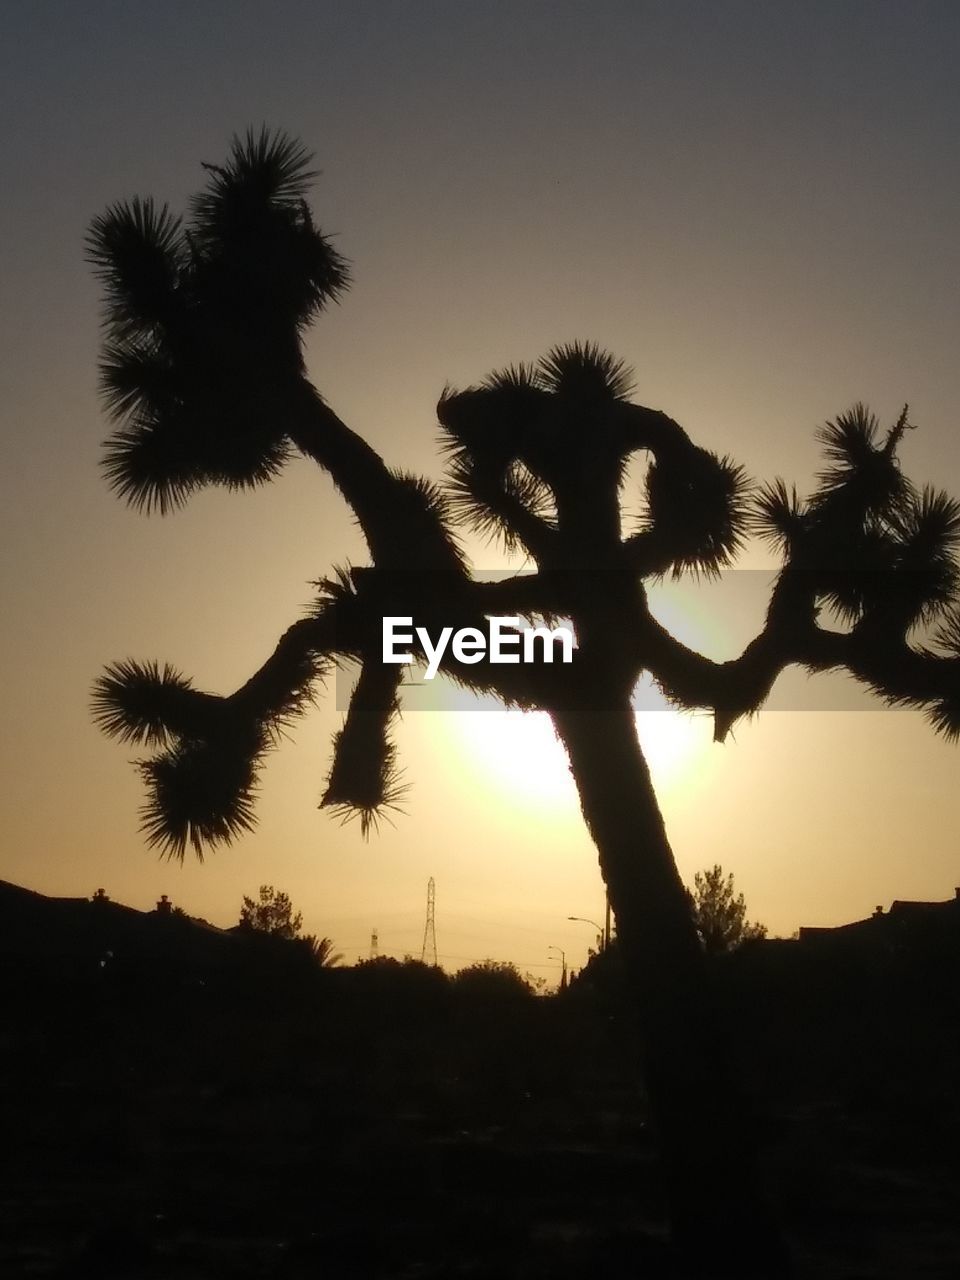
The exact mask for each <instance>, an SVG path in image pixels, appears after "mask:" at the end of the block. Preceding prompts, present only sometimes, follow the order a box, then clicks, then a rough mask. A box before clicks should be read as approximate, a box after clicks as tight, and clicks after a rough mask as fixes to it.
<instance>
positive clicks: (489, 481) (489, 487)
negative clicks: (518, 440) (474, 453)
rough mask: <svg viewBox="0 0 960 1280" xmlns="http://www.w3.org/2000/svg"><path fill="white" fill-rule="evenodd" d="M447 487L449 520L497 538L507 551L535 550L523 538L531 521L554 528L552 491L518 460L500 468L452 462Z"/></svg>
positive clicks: (485, 536)
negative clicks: (519, 548)
mask: <svg viewBox="0 0 960 1280" xmlns="http://www.w3.org/2000/svg"><path fill="white" fill-rule="evenodd" d="M448 489H449V495H450V510H451V514H452V516H453V519H454V520H455V521H456V522H457V523H458V524H462V525H465V526H467V527H468V528H471V529H473V530H474V532H476V533H478V534H479V535H480V536H481V537H483V538H488V539H490V540H494V539H500V540H501V541H502V543H503V546H504V548H505V549H506V550H508V551H514V550H516V549H517V548H518V547H521V546H523V547H524V548H525V549H527V550H534V549H535V548H530V547H527V544H526V541H525V534H528V532H529V527H530V522H531V521H533V522H538V523H539V524H540V526H542V530H547V531H549V530H551V529H552V528H553V527H554V524H555V519H556V503H555V501H554V498H553V494H552V493H551V491H550V489H549V487H548V486H547V485H546V484H545V483H544V482H543V481H542V480H540V479H539V477H538V476H535V475H534V474H533V472H531V471H530V470H529V468H528V467H526V466H525V465H524V464H523V463H521V462H514V463H511V464H510V465H508V466H507V467H506V468H505V469H504V470H502V471H498V470H497V469H496V468H494V467H492V466H484V465H483V464H482V463H475V464H472V465H471V464H470V463H469V462H466V461H461V462H459V463H455V464H454V465H452V466H451V468H450V478H449V481H448ZM542 530H540V531H542ZM540 531H538V532H540Z"/></svg>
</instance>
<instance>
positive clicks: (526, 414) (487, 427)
mask: <svg viewBox="0 0 960 1280" xmlns="http://www.w3.org/2000/svg"><path fill="white" fill-rule="evenodd" d="M521 369H523V366H521ZM548 400H549V393H548V392H547V391H545V390H543V389H542V388H541V387H540V386H539V385H538V382H537V380H536V378H534V377H533V376H532V375H529V376H528V371H526V370H524V371H523V372H522V373H521V372H520V371H519V370H517V369H510V370H507V371H503V372H501V373H495V374H492V375H491V376H490V377H489V378H488V379H487V380H486V381H485V382H484V383H483V384H482V385H481V386H479V387H471V388H468V389H467V390H466V391H453V390H450V389H449V388H448V389H447V390H445V391H444V393H443V395H442V396H441V398H440V401H439V403H438V405H437V419H438V421H439V423H440V427H441V432H442V434H441V445H442V447H443V449H444V451H445V452H446V454H447V455H448V457H449V459H450V462H451V465H456V464H457V463H462V462H467V461H469V462H482V463H483V464H484V465H486V466H488V467H492V468H500V469H503V468H504V467H506V466H508V465H509V464H510V462H512V461H513V460H514V459H515V458H517V457H519V456H520V455H521V454H522V453H523V449H524V442H525V440H526V438H527V434H528V432H529V431H530V429H531V427H532V426H534V425H535V424H536V423H537V422H538V420H539V419H540V418H541V417H542V415H543V413H544V411H545V409H546V407H547V404H548Z"/></svg>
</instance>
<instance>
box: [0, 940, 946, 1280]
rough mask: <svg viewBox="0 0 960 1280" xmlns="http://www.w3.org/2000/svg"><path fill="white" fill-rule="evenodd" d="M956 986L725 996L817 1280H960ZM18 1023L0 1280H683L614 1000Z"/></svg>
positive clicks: (288, 998)
mask: <svg viewBox="0 0 960 1280" xmlns="http://www.w3.org/2000/svg"><path fill="white" fill-rule="evenodd" d="M785 957H786V958H785ZM941 977H942V978H943V981H942V982H941V983H940V986H939V987H936V984H933V985H932V976H931V974H930V973H929V972H927V971H926V970H925V971H924V972H923V973H920V972H911V973H910V974H908V975H904V974H903V973H900V974H899V976H898V975H897V974H891V972H890V971H889V970H884V971H883V972H873V971H869V972H864V971H861V969H858V968H856V967H854V968H853V969H846V970H843V972H841V973H840V974H839V975H838V973H837V972H835V970H834V969H833V968H831V967H829V966H819V967H818V966H817V965H809V964H808V965H806V966H800V967H798V966H797V965H796V964H795V963H794V961H793V960H792V959H790V958H789V957H788V956H787V953H782V954H775V953H774V952H769V953H768V954H767V957H766V958H765V959H764V960H763V961H762V962H759V961H755V960H748V961H747V962H745V963H741V964H740V965H739V967H737V968H736V969H734V968H733V967H728V971H727V972H725V973H723V974H721V975H720V982H721V987H722V989H723V992H724V999H725V1000H726V1001H727V1005H728V1009H729V1019H730V1025H731V1028H732V1032H733V1037H734V1040H735V1043H736V1044H737V1045H738V1048H739V1053H740V1056H741V1058H742V1061H743V1070H744V1072H745V1074H746V1075H747V1076H748V1078H749V1081H750V1084H751V1088H752V1091H753V1094H754V1096H755V1097H756V1099H757V1109H758V1115H759V1119H760V1123H761V1125H762V1132H763V1134H764V1160H765V1178H766V1184H767V1186H768V1188H769V1190H770V1194H771V1197H772V1199H773V1200H774V1201H775V1202H776V1204H777V1205H778V1206H779V1209H780V1211H781V1215H782V1218H783V1221H784V1224H785V1227H786V1231H787V1234H788V1236H789V1238H790V1241H791V1244H792V1246H793V1249H794V1252H795V1256H796V1259H797V1263H798V1273H799V1275H800V1277H801V1278H802V1280H805V1278H807V1277H809V1278H810V1280H814V1278H820V1277H823V1278H824V1280H839V1278H840V1277H844V1278H845V1280H855V1278H863V1280H867V1278H869V1280H880V1278H881V1277H882V1278H883V1280H914V1278H915V1280H925V1278H926V1280H933V1278H934V1277H938V1278H939V1277H943V1278H944V1280H946V1278H947V1277H951V1278H954V1277H957V1276H960V1213H958V1209H960V1173H958V1154H957V1153H958V1137H960V1098H958V1092H957V1084H958V1069H960V1054H958V1051H957V1019H956V988H955V984H953V981H952V978H951V977H950V976H949V975H941ZM100 979H103V980H102V981H101V980H100ZM3 994H4V1006H5V1014H4V1018H3V1025H2V1032H0V1078H2V1101H0V1149H2V1178H0V1275H2V1276H4V1277H7V1276H9V1277H27V1276H36V1277H41V1276H57V1277H103V1278H104V1280H108V1278H111V1277H138V1276H144V1277H158V1278H167V1277H169V1278H170V1280H175V1278H176V1280H188V1278H191V1280H192V1278H197V1280H200V1278H206V1277H218V1278H219V1277H225V1278H226V1277H237V1278H238V1280H239V1278H241V1277H251V1278H252V1277H304V1278H306V1277H311V1278H317V1277H323V1276H343V1277H352V1276H356V1277H358V1278H366V1277H371V1278H372V1277H377V1278H378V1280H379V1278H382V1280H387V1278H391V1280H393V1278H395V1280H420V1278H424V1280H426V1278H427V1277H445V1276H451V1277H456V1276H462V1277H476V1278H480V1277H483V1278H485V1280H486V1278H488V1277H489V1278H490V1280H494V1278H496V1280H509V1278H512V1277H517V1278H519V1277H530V1278H534V1277H536V1278H540V1277H559V1278H561V1280H567V1278H570V1280H572V1278H573V1277H577V1278H580V1277H584V1278H585V1277H591V1278H592V1277H595V1276H601V1275H602V1276H604V1277H611V1278H613V1280H616V1278H618V1277H626V1276H630V1277H650V1278H651V1280H656V1278H657V1277H666V1276H673V1277H675V1276H680V1275H682V1274H683V1273H682V1272H681V1271H680V1270H678V1269H677V1266H676V1265H675V1264H674V1263H673V1262H672V1260H671V1255H670V1251H669V1250H668V1249H667V1247H666V1245H665V1243H664V1237H663V1232H662V1220H663V1219H662V1213H663V1206H662V1203H661V1199H660V1195H659V1192H658V1182H657V1174H656V1167H655V1163H654V1159H653V1153H652V1150H651V1144H650V1140H649V1136H648V1131H647V1127H646V1116H645V1112H644V1105H643V1097H642V1094H641V1091H640V1089H639V1088H638V1086H637V1084H636V1081H635V1076H634V1073H633V1069H632V1065H631V1064H632V1062H633V1061H634V1060H635V1055H636V1051H637V1045H636V1043H635V1038H634V1033H633V1031H632V1029H631V1023H630V1019H629V1018H628V1017H627V1016H626V1015H625V1013H624V1011H623V1008H622V1005H621V1004H620V1003H619V1002H618V1000H617V999H616V997H615V994H611V992H610V991H609V990H604V991H602V992H598V991H597V990H592V991H587V990H585V989H583V988H581V989H580V990H577V989H574V990H572V991H571V992H569V993H568V995H567V997H565V998H563V999H534V998H530V999H526V1000H524V999H511V998H508V997H506V996H504V995H503V993H500V994H497V993H493V994H489V993H488V994H487V995H486V996H485V995H484V994H483V993H479V994H478V993H476V992H475V993H473V994H472V995H471V996H470V997H469V998H467V997H466V996H465V995H463V994H461V995H460V996H455V995H454V994H453V993H451V990H450V988H449V985H448V984H441V983H433V982H432V981H431V977H430V975H429V974H427V975H424V974H423V973H422V972H420V973H417V972H414V970H412V969H411V970H410V971H409V972H408V973H407V975H406V976H404V975H403V974H398V973H397V972H396V971H393V972H392V973H386V972H385V973H381V974H379V975H377V974H373V973H367V974H366V976H363V975H362V971H359V970H354V971H344V972H339V973H338V972H331V973H326V974H320V975H314V976H310V977H309V978H306V977H302V976H298V977H295V978H292V979H291V978H290V977H289V975H287V976H286V977H285V976H284V975H283V974H280V973H276V972H259V973H258V972H253V971H251V972H247V973H244V974H242V975H239V976H238V975H233V976H232V977H231V978H230V980H229V981H217V982H209V983H207V984H205V985H203V986H201V985H199V984H197V983H196V982H193V981H192V980H188V981H178V982H176V983H173V982H170V983H166V984H165V983H162V982H160V981H158V980H157V978H156V976H151V975H149V974H145V973H140V974H137V973H126V974H123V973H121V974H116V973H114V974H113V975H112V976H108V975H107V973H106V971H104V973H101V974H100V975H83V974H78V975H73V976H72V977H69V978H67V977H60V978H57V979H52V978H50V977H49V976H47V977H43V978H41V977H39V976H38V975H36V974H32V975H27V976H26V977H25V976H24V975H22V974H10V973H8V974H7V975H6V981H5V983H4V988H3Z"/></svg>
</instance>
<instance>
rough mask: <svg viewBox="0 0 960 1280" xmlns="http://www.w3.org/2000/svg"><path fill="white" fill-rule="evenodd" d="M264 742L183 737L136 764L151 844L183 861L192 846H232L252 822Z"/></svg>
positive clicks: (198, 849) (145, 830)
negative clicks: (142, 781)
mask: <svg viewBox="0 0 960 1280" xmlns="http://www.w3.org/2000/svg"><path fill="white" fill-rule="evenodd" d="M264 745H265V744H264V743H263V742H262V741H256V740H249V741H246V742H244V741H243V740H242V739H228V738H210V739H206V740H202V741H191V740H183V741H180V742H178V743H177V744H176V746H174V747H171V748H170V749H169V750H167V751H164V752H163V753H162V754H160V755H158V756H155V757H153V759H150V760H141V761H140V762H139V764H138V768H139V770H140V774H141V777H142V778H143V780H144V783H145V784H146V788H147V798H146V801H145V803H144V805H143V807H142V808H141V811H140V814H141V819H142V821H141V830H142V832H143V834H144V836H145V837H146V840H147V843H148V844H149V845H152V846H154V847H156V848H159V849H160V850H161V851H162V852H163V853H164V854H166V855H167V856H168V857H172V858H177V859H179V860H180V861H182V860H183V857H184V855H185V853H186V850H187V848H188V847H190V848H192V849H193V851H194V853H195V854H196V855H197V857H198V858H200V859H201V860H202V859H203V853H204V849H205V848H207V847H210V846H214V845H217V844H229V843H230V842H231V841H232V840H233V839H235V838H236V837H237V836H239V835H241V834H243V833H244V832H245V831H251V830H252V829H253V826H254V821H255V819H254V793H255V790H256V783H257V773H258V762H259V758H260V755H261V753H262V751H263V750H264Z"/></svg>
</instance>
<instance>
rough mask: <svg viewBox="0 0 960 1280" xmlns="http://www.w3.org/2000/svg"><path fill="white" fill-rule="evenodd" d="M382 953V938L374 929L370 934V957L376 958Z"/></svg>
mask: <svg viewBox="0 0 960 1280" xmlns="http://www.w3.org/2000/svg"><path fill="white" fill-rule="evenodd" d="M379 953H380V939H379V938H378V937H377V931H376V929H374V931H373V933H371V935H370V959H371V960H376V958H377V956H378V955H379Z"/></svg>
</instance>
